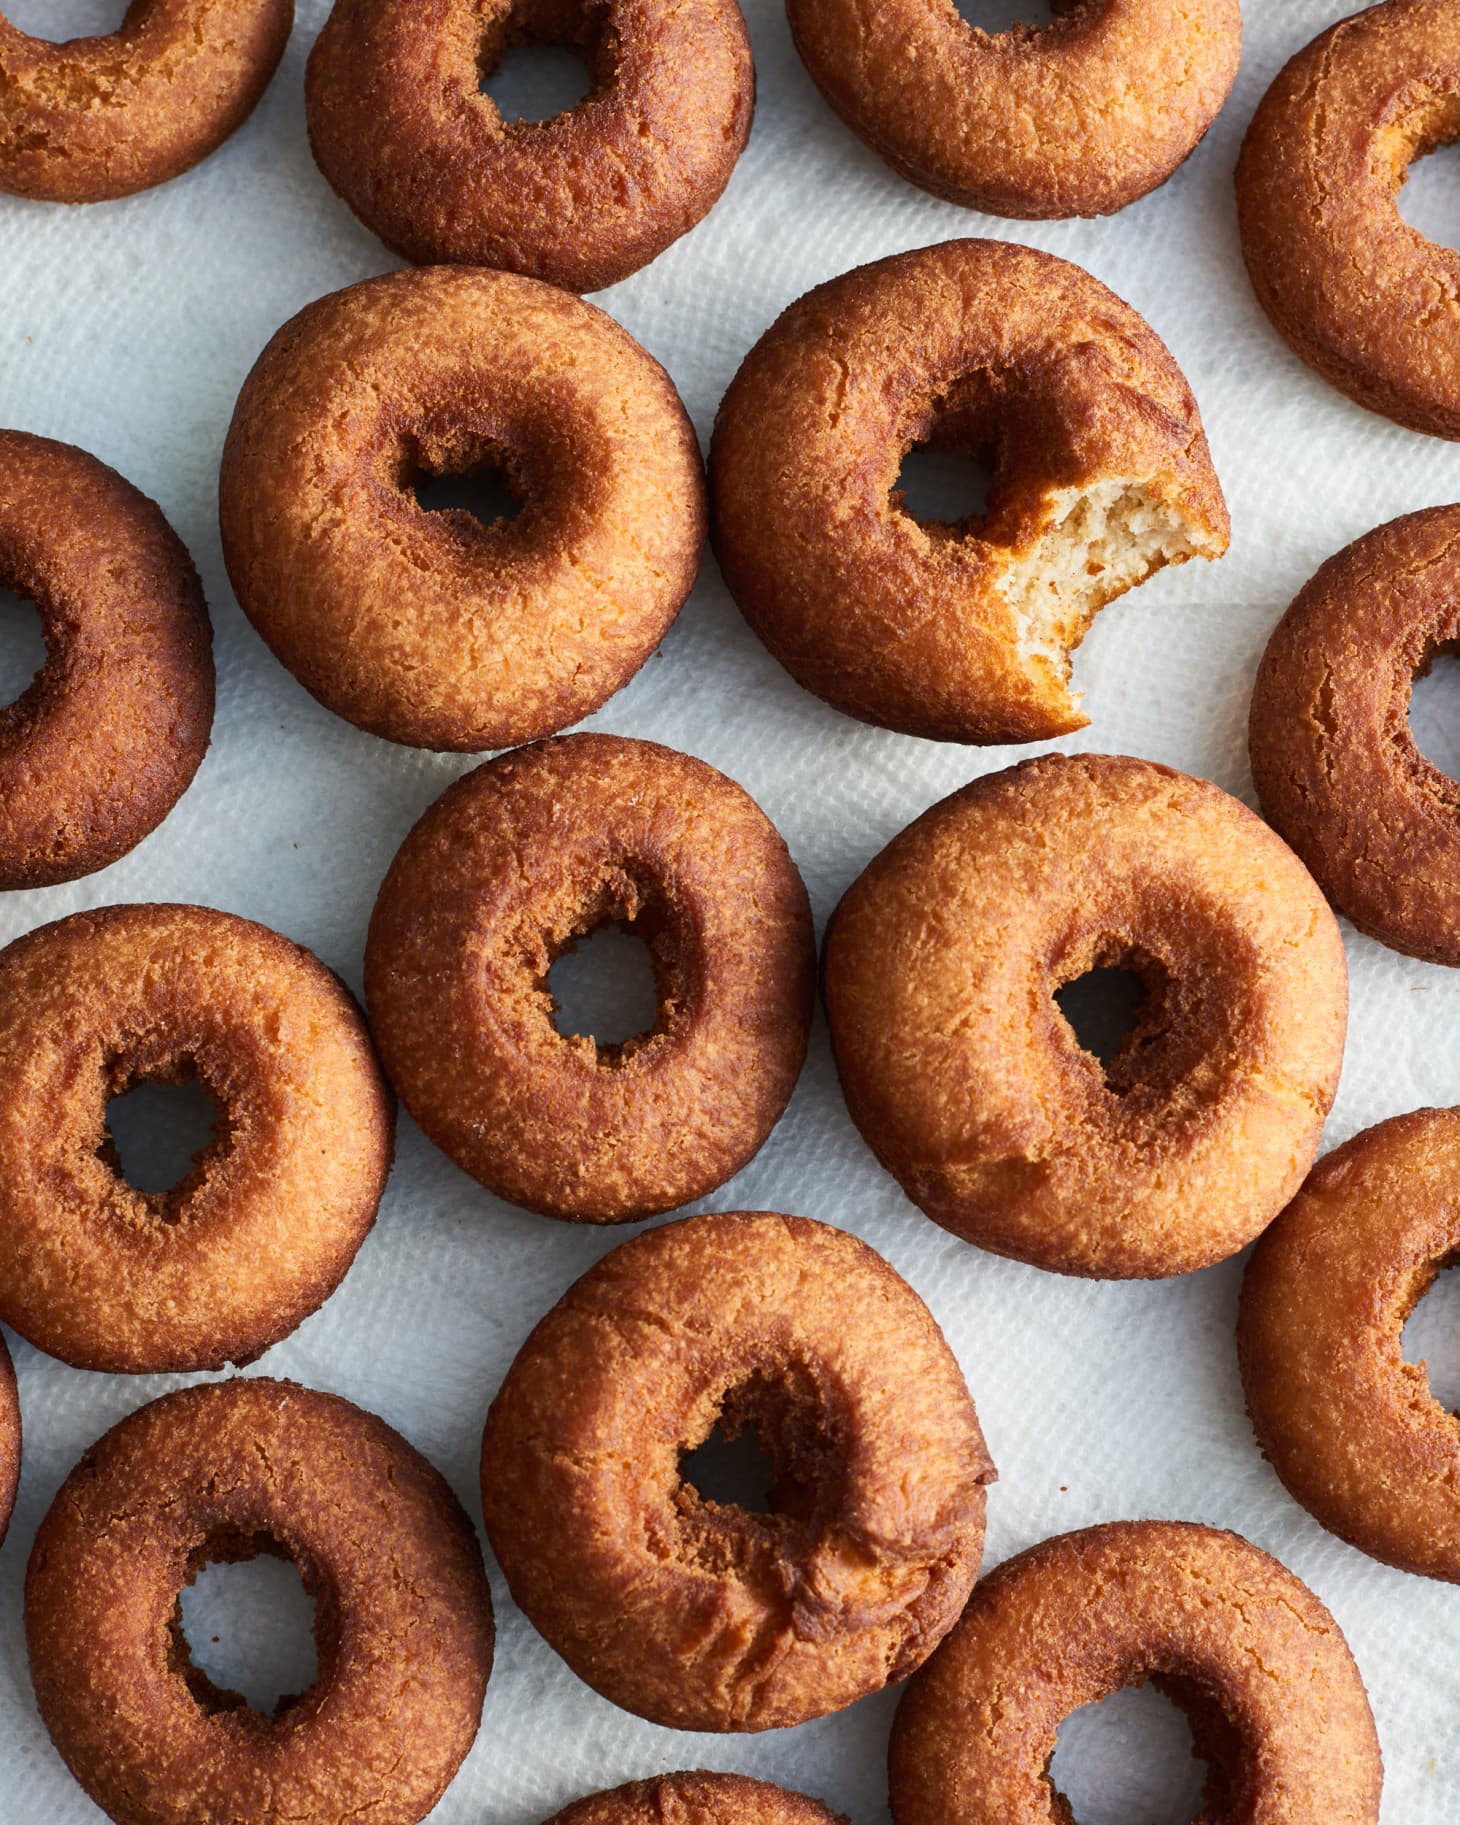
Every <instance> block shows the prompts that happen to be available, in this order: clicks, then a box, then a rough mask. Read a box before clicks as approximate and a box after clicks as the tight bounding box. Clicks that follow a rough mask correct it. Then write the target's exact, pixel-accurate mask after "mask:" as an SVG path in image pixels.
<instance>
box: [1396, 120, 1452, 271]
mask: <svg viewBox="0 0 1460 1825" xmlns="http://www.w3.org/2000/svg"><path fill="white" fill-rule="evenodd" d="M1457 141H1460V94H1455V95H1446V94H1434V93H1431V94H1429V95H1427V96H1426V97H1425V98H1424V100H1423V101H1422V102H1421V103H1420V104H1419V105H1418V106H1416V107H1414V108H1412V109H1410V110H1409V111H1408V112H1407V113H1405V114H1404V115H1403V116H1402V117H1401V118H1400V119H1399V120H1398V121H1396V122H1395V123H1394V125H1393V126H1391V127H1389V128H1388V129H1387V130H1386V133H1385V134H1384V135H1382V136H1381V141H1380V152H1381V156H1383V155H1384V154H1385V153H1386V152H1387V155H1388V157H1389V160H1390V164H1391V169H1392V173H1393V182H1394V184H1395V187H1396V189H1397V190H1398V197H1397V204H1398V208H1399V213H1400V215H1401V216H1402V217H1403V218H1404V220H1405V221H1406V222H1408V224H1409V226H1410V227H1411V228H1413V229H1415V230H1416V231H1417V232H1418V233H1419V234H1421V235H1422V236H1423V237H1424V239H1425V240H1427V241H1434V242H1437V243H1438V244H1439V245H1441V246H1444V247H1460V184H1457V182H1456V180H1457V178H1460V145H1457V144H1456V142H1457ZM1431 154H1439V155H1440V156H1438V157H1432V156H1431Z"/></svg>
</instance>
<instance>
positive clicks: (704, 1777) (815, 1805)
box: [547, 1768, 847, 1825]
mask: <svg viewBox="0 0 1460 1825" xmlns="http://www.w3.org/2000/svg"><path fill="white" fill-rule="evenodd" d="M669 1820H673V1821H674V1825H847V1820H846V1819H845V1818H844V1817H843V1816H842V1815H841V1813H839V1812H832V1811H831V1810H830V1809H829V1808H828V1807H826V1806H823V1805H822V1804H821V1802H820V1801H819V1800H812V1799H808V1798H807V1796H806V1795H805V1794H804V1793H793V1792H791V1791H790V1789H789V1788H786V1787H773V1786H772V1785H771V1783H770V1782H769V1781H753V1780H751V1779H750V1778H749V1777H748V1776H746V1775H743V1774H711V1773H709V1772H708V1771H707V1770H706V1769H703V1768H701V1769H696V1770H695V1771H694V1772H692V1773H687V1774H659V1775H655V1776H654V1777H653V1778H652V1779H650V1780H647V1781H629V1782H627V1783H626V1784H625V1785H624V1786H622V1787H611V1788H609V1789H608V1790H607V1791H606V1792H604V1793H590V1794H587V1795H586V1796H585V1797H584V1798H583V1799H581V1800H575V1801H574V1802H573V1804H572V1805H571V1806H565V1807H564V1808H563V1810H562V1811H561V1812H559V1813H555V1814H554V1815H553V1817H552V1818H551V1819H549V1820H548V1821H547V1825H667V1822H668V1821H669Z"/></svg>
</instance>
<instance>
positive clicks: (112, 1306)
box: [0, 906, 395, 1373]
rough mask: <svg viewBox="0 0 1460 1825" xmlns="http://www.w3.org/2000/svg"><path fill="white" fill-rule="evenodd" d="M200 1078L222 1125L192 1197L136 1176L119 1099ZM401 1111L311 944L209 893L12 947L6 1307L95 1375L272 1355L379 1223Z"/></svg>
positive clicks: (5, 1078)
mask: <svg viewBox="0 0 1460 1825" xmlns="http://www.w3.org/2000/svg"><path fill="white" fill-rule="evenodd" d="M192 1079H196V1080H197V1081H198V1082H199V1083H201V1084H202V1085H203V1087H204V1088H205V1089H206V1090H207V1091H208V1092H209V1094H210V1095H211V1096H212V1097H213V1098H214V1099H215V1101H216V1102H217V1104H218V1109H219V1115H218V1123H217V1132H216V1133H215V1135H214V1137H213V1139H212V1140H211V1142H210V1143H209V1145H208V1147H207V1148H206V1150H205V1151H204V1152H203V1153H201V1154H200V1155H199V1156H198V1158H197V1160H196V1162H195V1164H194V1167H193V1170H192V1171H191V1172H190V1173H189V1174H188V1176H187V1177H186V1178H185V1179H184V1180H183V1181H182V1183H181V1184H180V1185H177V1186H174V1187H173V1189H172V1190H171V1191H167V1192H158V1193H147V1192H142V1191H138V1190H136V1189H135V1188H134V1187H132V1186H131V1185H128V1184H127V1183H126V1182H125V1181H124V1180H123V1179H122V1178H121V1176H120V1175H119V1172H118V1170H117V1158H116V1153H115V1149H114V1148H113V1146H112V1144H111V1141H110V1137H109V1135H108V1132H107V1126H106V1108H107V1101H108V1098H109V1097H112V1096H116V1095H119V1094H121V1093H122V1092H123V1091H125V1090H127V1089H129V1088H130V1087H131V1086H132V1085H133V1084H135V1083H138V1082H142V1081H148V1082H153V1083H182V1082H187V1081H189V1080H192ZM394 1129H395V1109H394V1103H393V1100H392V1098H391V1095H390V1091H389V1089H388V1087H387V1085H386V1084H385V1082H384V1080H383V1078H382V1077H381V1074H380V1068H379V1066H378V1065H377V1063H376V1061H375V1054H374V1052H373V1050H372V1049H371V1045H370V1038H369V1035H368V1033H367V1032H366V1030H365V1023H364V1021H363V1020H362V1018H361V1016H360V1012H359V1009H358V1008H357V1007H356V1006H355V1003H354V1002H353V1001H352V999H351V998H350V995H349V993H348V991H347V990H346V989H345V987H344V986H343V984H342V983H340V982H339V981H338V980H337V979H336V978H335V977H334V976H333V975H332V974H331V973H330V972H329V971H328V970H327V969H326V968H325V967H324V965H323V964H322V963H321V962H320V961H319V959H318V958H317V957H314V956H312V955H311V954H310V952H308V951H307V950H305V949H303V948H302V946H300V945H297V944H292V943H290V941H289V940H288V939H287V938H283V937H280V936H279V934H278V933H277V932H272V931H269V930H268V929H267V928H266V927H264V926H262V925H254V924H252V923H251V922H250V921H249V920H247V919H238V918H235V917H234V916H233V915H232V914H231V913H222V912H213V911H211V910H210V909H208V908H206V907H201V906H111V907H106V908H103V909H102V910H101V911H99V912H87V913H74V914H73V915H72V916H71V917H70V918H69V919H61V920H59V921H58V922H57V923H56V924H54V925H43V926H41V927H40V928H39V930H37V931H32V932H28V933H27V934H26V935H25V936H24V937H23V938H18V939H17V940H16V941H15V943H13V944H11V945H9V946H7V947H6V949H5V950H4V951H0V1318H3V1319H4V1320H5V1322H6V1323H7V1324H9V1325H11V1326H12V1327H13V1328H14V1329H15V1330H17V1331H19V1332H20V1334H21V1335H22V1336H23V1337H25V1338H27V1339H28V1340H29V1341H30V1342H31V1343H33V1344H35V1345H36V1346H37V1347H38V1348H39V1349H42V1350H47V1351H49V1352H50V1354H51V1355H53V1356H59V1357H60V1358H61V1359H62V1361H64V1362H69V1363H71V1364H73V1365H74V1366H75V1367H77V1368H85V1369H110V1370H114V1371H123V1372H144V1371H145V1372H153V1373H155V1372H159V1371H162V1370H182V1369H212V1368H221V1367H222V1366H223V1365H224V1364H225V1363H229V1362H236V1363H243V1362H249V1361H251V1360H252V1359H253V1358H254V1357H255V1356H257V1355H259V1354H260V1353H261V1352H262V1351H263V1350H266V1349H267V1348H268V1347H269V1345H270V1344H272V1343H275V1342H277V1341H278V1339H279V1338H281V1337H284V1336H286V1335H287V1334H288V1333H289V1332H290V1331H292V1330H293V1329H294V1328H295V1326H296V1325H298V1324H300V1323H301V1322H302V1321H303V1320H304V1319H305V1318H307V1317H308V1316H309V1314H310V1313H311V1312H312V1311H314V1310H315V1308H316V1307H317V1306H319V1305H321V1304H322V1303H323V1301H324V1300H325V1299H327V1298H328V1297H329V1295H330V1294H331V1293H332V1292H333V1291H334V1289H335V1287H336V1286H338V1285H339V1283H340V1281H341V1280H342V1279H343V1278H344V1276H345V1273H346V1271H347V1270H348V1268H349V1266H350V1263H351V1262H352V1261H353V1260H354V1258H355V1254H356V1251H357V1250H358V1249H359V1247H360V1244H361V1243H362V1242H363V1241H364V1239H365V1236H366V1234H367V1233H368V1231H369V1229H370V1226H371V1225H372V1224H373V1223H374V1221H375V1210H376V1206H377V1205H378V1204H379V1202H380V1194H381V1192H382V1190H383V1189H384V1185H385V1178H386V1174H387V1173H388V1171H389V1170H390V1159H391V1151H392V1145H393V1140H394Z"/></svg>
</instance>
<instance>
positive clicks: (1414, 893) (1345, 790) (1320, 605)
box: [1249, 507, 1460, 964]
mask: <svg viewBox="0 0 1460 1825" xmlns="http://www.w3.org/2000/svg"><path fill="white" fill-rule="evenodd" d="M1457 644H1460V507H1433V508H1430V509H1429V510H1428V511H1426V512H1423V513H1411V514H1408V515H1406V517H1405V518H1403V519H1399V520H1393V521H1391V522H1390V523H1389V524H1388V525H1387V526H1380V527H1379V528H1378V530H1377V531H1375V532H1371V533H1369V534H1368V535H1367V536H1366V537H1365V538H1362V539H1359V540H1358V541H1357V542H1356V543H1355V544H1352V545H1350V546H1348V547H1347V549H1346V550H1344V551H1341V552H1339V554H1338V556H1337V557H1334V558H1330V559H1329V560H1328V562H1327V563H1326V564H1325V565H1324V566H1323V568H1322V569H1321V570H1320V571H1319V572H1318V574H1317V575H1316V576H1315V577H1314V578H1313V579H1312V581H1311V582H1310V583H1309V584H1308V585H1307V586H1306V588H1304V589H1303V590H1302V591H1301V593H1300V594H1299V596H1298V598H1297V600H1296V601H1295V602H1294V603H1293V605H1292V607H1291V608H1290V609H1289V610H1288V612H1287V614H1285V615H1284V616H1283V618H1282V620H1281V621H1280V622H1279V623H1278V625H1277V629H1276V631H1275V632H1274V634H1273V636H1272V638H1271V640H1269V641H1268V644H1267V651H1266V652H1265V653H1264V654H1263V657H1262V664H1261V665H1260V666H1259V667H1258V672H1257V684H1256V687H1255V689H1254V690H1253V693H1252V714H1251V720H1250V725H1249V746H1250V750H1251V755H1252V778H1253V781H1254V782H1255V784H1256V786H1257V796H1258V798H1259V799H1260V800H1261V803H1262V809H1263V814H1264V816H1265V817H1266V818H1267V820H1268V822H1269V823H1270V824H1272V826H1273V827H1274V828H1275V829H1276V830H1278V831H1280V832H1281V833H1282V835H1283V836H1284V837H1285V838H1286V839H1287V841H1288V842H1289V843H1291V844H1292V846H1293V848H1294V849H1296V850H1297V852H1298V854H1299V855H1300V856H1301V857H1302V858H1303V860H1304V861H1305V862H1306V863H1307V865H1308V867H1309V868H1310V869H1311V870H1312V871H1313V873H1314V875H1315V876H1316V877H1317V879H1318V884H1319V886H1320V887H1322V889H1323V891H1324V893H1325V894H1327V896H1328V898H1329V899H1330V901H1332V903H1333V905H1334V906H1336V907H1337V908H1338V910H1339V911H1340V912H1341V913H1346V914H1347V915H1348V917H1349V918H1350V919H1352V920H1353V922H1354V924H1355V925H1357V926H1358V928H1359V929H1360V931H1364V932H1367V933H1368V934H1369V936H1370V937H1373V938H1377V939H1379V941H1380V942H1381V943H1383V944H1388V945H1392V946H1393V947H1394V948H1395V949H1396V950H1401V951H1407V952H1409V954H1410V955H1411V956H1414V957H1425V958H1428V959H1429V961H1430V962H1432V963H1449V964H1460V785H1457V784H1456V782H1455V781H1454V780H1453V779H1451V778H1449V776H1448V775H1447V774H1444V773H1442V772H1441V771H1440V769H1439V768H1438V767H1436V766H1434V765H1432V764H1431V762H1429V761H1427V760H1426V759H1425V757H1424V755H1423V754H1421V753H1420V751H1419V749H1418V747H1416V745H1415V740H1414V735H1413V733H1412V732H1411V730H1410V726H1409V705H1410V696H1411V692H1412V689H1413V685H1414V681H1415V679H1416V678H1418V677H1420V676H1422V675H1423V674H1424V673H1425V672H1427V671H1428V670H1429V669H1430V666H1431V664H1432V663H1433V662H1434V660H1435V657H1436V656H1437V655H1438V654H1439V653H1442V652H1446V651H1449V650H1451V649H1452V648H1454V647H1456V646H1457Z"/></svg>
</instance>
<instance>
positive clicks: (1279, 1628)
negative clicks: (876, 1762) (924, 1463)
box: [891, 1521, 1383, 1825]
mask: <svg viewBox="0 0 1460 1825" xmlns="http://www.w3.org/2000/svg"><path fill="white" fill-rule="evenodd" d="M1146 1682H1149V1683H1150V1684H1152V1685H1155V1686H1157V1687H1159V1688H1160V1690H1161V1691H1163V1692H1164V1693H1165V1694H1166V1695H1167V1697H1168V1698H1171V1699H1173V1700H1174V1701H1175V1702H1176V1703H1177V1704H1178V1705H1180V1707H1181V1708H1182V1710H1183V1711H1185V1713H1186V1715H1187V1719H1188V1721H1189V1723H1190V1725H1191V1732H1192V1736H1193V1739H1194V1742H1195V1751H1196V1754H1197V1755H1199V1756H1200V1757H1202V1758H1203V1759H1204V1760H1205V1761H1206V1763H1207V1766H1208V1774H1207V1784H1206V1792H1205V1794H1204V1795H1203V1799H1202V1809H1201V1815H1200V1818H1201V1825H1376V1821H1377V1820H1378V1817H1379V1790H1380V1786H1381V1782H1382V1777H1383V1770H1382V1766H1381V1763H1380V1758H1379V1742H1378V1738H1377V1736H1376V1735H1375V1732H1374V1719H1373V1715H1372V1713H1371V1712H1370V1710H1369V1701H1368V1695H1367V1694H1366V1693H1365V1691H1364V1682H1363V1680H1362V1679H1361V1678H1360V1676H1359V1670H1358V1668H1357V1667H1356V1666H1355V1665H1354V1659H1353V1655H1352V1654H1351V1653H1350V1652H1349V1648H1348V1643H1347V1642H1346V1641H1345V1640H1344V1638H1343V1635H1342V1634H1341V1633H1340V1631H1339V1627H1338V1624H1337V1623H1336V1622H1335V1621H1334V1619H1333V1617H1332V1616H1331V1615H1330V1614H1329V1613H1328V1611H1327V1610H1326V1609H1325V1608H1324V1606H1323V1605H1322V1603H1320V1602H1319V1600H1318V1598H1317V1597H1315V1596H1314V1594H1313V1592H1312V1591H1310V1590H1309V1589H1308V1587H1307V1586H1306V1585H1305V1584H1302V1583H1300V1582H1299V1581H1298V1579H1297V1578H1295V1577H1294V1576H1293V1574H1292V1573H1291V1572H1290V1571H1287V1570H1285V1569H1284V1568H1283V1566H1281V1565H1279V1564H1278V1562H1277V1560H1276V1559H1273V1558H1270V1557H1269V1555H1268V1554H1267V1553H1265V1552H1261V1551H1260V1550H1259V1549H1258V1548H1257V1547H1255V1546H1251V1545H1249V1544H1248V1542H1247V1541H1246V1540H1243V1539H1240V1538H1239V1537H1238V1536H1237V1535H1236V1534H1231V1533H1224V1532H1220V1531H1219V1530H1218V1529H1216V1528H1214V1527H1198V1526H1195V1525H1193V1524H1191V1523H1190V1522H1181V1521H1117V1522H1113V1523H1111V1524H1109V1525H1107V1526H1104V1527H1087V1528H1085V1529H1083V1530H1082V1531H1081V1532H1079V1533H1071V1534H1063V1535H1061V1536H1060V1537H1059V1538H1058V1539H1054V1540H1045V1541H1044V1542H1043V1543H1042V1544H1041V1545H1039V1546H1034V1547H1031V1548H1030V1549H1029V1551H1028V1552H1023V1553H1020V1554H1019V1555H1018V1556H1017V1557H1016V1558H1013V1559H1008V1560H1005V1562H1004V1563H1003V1564H1002V1565H1001V1566H999V1568H998V1569H997V1570H996V1571H994V1572H991V1573H990V1574H989V1576H988V1577H987V1578H985V1579H984V1580H983V1581H982V1582H981V1583H980V1584H979V1586H978V1588H977V1589H976V1590H975V1591H974V1593H973V1597H972V1600H971V1601H970V1603H969V1605H968V1608H967V1609H966V1610H965V1611H964V1613H963V1618H962V1620H961V1621H960V1622H959V1624H958V1627H957V1628H956V1629H954V1631H953V1633H952V1634H951V1635H950V1636H949V1637H948V1639H947V1641H945V1642H944V1644H943V1646H942V1647H941V1648H940V1649H939V1650H938V1652H937V1653H936V1654H935V1655H934V1656H933V1658H932V1659H931V1660H930V1661H929V1662H928V1664H927V1666H926V1667H924V1668H923V1670H922V1672H921V1673H919V1674H918V1676H917V1678H916V1679H914V1680H913V1682H912V1684H911V1685H910V1686H909V1687H908V1689H907V1692H906V1694H905V1695H904V1697H903V1700H902V1703H901V1704H900V1705H899V1706H898V1708H897V1718H896V1721H895V1723H894V1725H893V1730H892V1752H891V1774H892V1817H893V1821H894V1825H950V1822H951V1821H955V1820H956V1821H957V1822H958V1825H1070V1821H1071V1817H1072V1815H1071V1812H1070V1807H1069V1802H1068V1800H1066V1799H1065V1797H1064V1795H1063V1794H1061V1793H1059V1792H1058V1791H1057V1790H1056V1788H1055V1786H1054V1783H1053V1782H1052V1781H1051V1780H1050V1778H1049V1761H1050V1757H1051V1756H1052V1755H1053V1753H1054V1747H1055V1738H1056V1736H1057V1734H1058V1731H1059V1728H1060V1725H1061V1724H1062V1723H1063V1722H1064V1720H1065V1719H1066V1718H1067V1717H1068V1716H1069V1715H1070V1713H1071V1712H1072V1711H1076V1710H1078V1709H1079V1708H1080V1707H1081V1706H1082V1705H1088V1704H1093V1703H1095V1702H1096V1700H1098V1699H1102V1698H1106V1697H1108V1696H1109V1695H1110V1694H1111V1693H1112V1692H1116V1691H1119V1690H1120V1689H1121V1688H1122V1687H1123V1686H1132V1685H1141V1684H1144V1683H1146Z"/></svg>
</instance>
